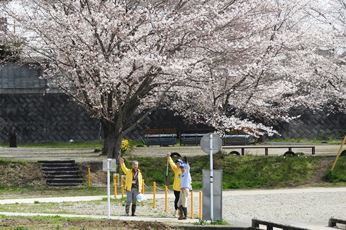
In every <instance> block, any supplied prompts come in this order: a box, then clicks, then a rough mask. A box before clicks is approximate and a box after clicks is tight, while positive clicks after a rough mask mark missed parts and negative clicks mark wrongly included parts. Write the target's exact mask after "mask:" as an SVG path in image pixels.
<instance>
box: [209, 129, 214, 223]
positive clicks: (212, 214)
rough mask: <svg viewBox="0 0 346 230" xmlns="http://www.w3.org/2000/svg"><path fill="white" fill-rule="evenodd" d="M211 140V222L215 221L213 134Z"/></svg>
mask: <svg viewBox="0 0 346 230" xmlns="http://www.w3.org/2000/svg"><path fill="white" fill-rule="evenodd" d="M209 139H210V146H209V147H210V153H209V155H210V221H213V220H214V191H213V189H214V186H213V182H214V173H213V134H212V133H211V134H210V136H209Z"/></svg>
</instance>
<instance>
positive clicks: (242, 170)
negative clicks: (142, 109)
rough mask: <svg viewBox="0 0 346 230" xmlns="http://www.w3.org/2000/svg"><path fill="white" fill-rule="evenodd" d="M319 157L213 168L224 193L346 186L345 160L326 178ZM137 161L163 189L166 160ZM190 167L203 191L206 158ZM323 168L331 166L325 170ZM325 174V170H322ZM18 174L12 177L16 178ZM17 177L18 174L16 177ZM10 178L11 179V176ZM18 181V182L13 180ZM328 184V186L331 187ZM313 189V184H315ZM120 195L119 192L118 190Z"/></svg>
mask: <svg viewBox="0 0 346 230" xmlns="http://www.w3.org/2000/svg"><path fill="white" fill-rule="evenodd" d="M322 159H324V158H321V157H311V156H308V157H305V156H300V157H287V158H285V157H282V156H268V157H264V156H245V157H238V156H225V155H215V157H214V162H215V164H214V168H215V169H223V187H224V189H235V188H243V189H244V188H277V187H294V186H300V185H306V184H311V183H310V182H311V179H312V178H314V179H315V178H316V177H318V178H320V179H319V180H318V181H319V182H322V177H324V178H325V179H326V182H328V183H324V184H322V183H320V184H318V183H319V182H318V183H317V185H323V186H330V185H334V184H335V183H339V182H346V157H341V158H340V160H339V162H338V164H337V167H336V168H335V170H334V172H333V173H329V174H328V175H327V176H326V175H325V173H322V174H321V175H320V174H319V173H320V172H321V169H320V168H319V167H320V165H321V161H322ZM136 160H139V163H140V168H141V170H142V172H143V176H144V179H145V183H146V185H148V187H147V188H146V190H149V189H150V188H151V186H152V182H153V181H156V183H157V184H158V186H159V188H161V189H162V188H163V185H164V181H165V171H166V159H165V158H150V157H142V158H136ZM126 161H127V165H128V166H130V161H131V158H130V157H128V158H127V159H126ZM189 162H190V165H191V175H192V180H193V188H194V189H200V188H201V187H202V183H201V180H202V170H203V169H208V168H209V158H208V156H198V157H191V158H189ZM7 163H8V165H9V167H14V168H16V169H17V170H15V171H17V172H21V170H20V168H21V167H23V165H24V166H26V165H28V164H31V163H29V162H27V163H23V162H8V161H0V166H4V165H5V164H7ZM324 167H325V168H327V167H330V165H326V166H324ZM324 171H327V170H326V169H324V170H323V172H324ZM15 175H17V174H13V176H15ZM17 176H19V177H20V173H19V174H18V175H17ZM11 177H12V176H11ZM13 179H15V178H13ZM169 180H170V184H172V182H173V173H172V171H171V170H170V169H169ZM15 181H18V180H15ZM330 182H331V183H330ZM314 185H316V183H314ZM119 191H120V190H119ZM103 193H104V191H103V188H93V189H91V190H87V189H86V188H85V187H84V188H73V189H66V190H61V189H60V190H59V189H51V188H47V187H44V186H41V187H39V186H38V187H37V186H33V185H30V184H23V185H22V186H21V185H18V184H17V183H14V184H13V185H9V184H6V185H5V184H3V181H0V198H5V197H8V196H7V195H6V194H17V195H18V194H24V195H25V196H34V195H44V196H55V195H65V196H73V195H98V194H103Z"/></svg>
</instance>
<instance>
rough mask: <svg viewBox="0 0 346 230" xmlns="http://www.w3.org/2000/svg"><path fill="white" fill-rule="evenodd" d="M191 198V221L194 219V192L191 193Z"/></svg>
mask: <svg viewBox="0 0 346 230" xmlns="http://www.w3.org/2000/svg"><path fill="white" fill-rule="evenodd" d="M190 194H191V195H190V197H191V210H190V211H191V219H193V218H194V215H193V191H191V192H190Z"/></svg>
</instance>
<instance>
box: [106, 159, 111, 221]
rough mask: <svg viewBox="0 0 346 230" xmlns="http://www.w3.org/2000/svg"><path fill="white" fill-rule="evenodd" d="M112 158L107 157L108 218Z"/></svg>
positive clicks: (109, 214)
mask: <svg viewBox="0 0 346 230" xmlns="http://www.w3.org/2000/svg"><path fill="white" fill-rule="evenodd" d="M111 160H112V159H107V205H108V219H110V218H111V173H110V164H111Z"/></svg>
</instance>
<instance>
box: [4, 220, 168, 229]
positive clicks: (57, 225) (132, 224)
mask: <svg viewBox="0 0 346 230" xmlns="http://www.w3.org/2000/svg"><path fill="white" fill-rule="evenodd" d="M0 229H4V230H10V229H11V230H12V229H18V230H19V229H20V230H46V229H59V230H60V229H61V230H62V229H64V230H65V229H68V230H74V229H85V230H89V229H105V230H107V229H138V230H143V229H163V230H169V229H172V228H171V227H170V226H168V225H166V224H164V223H159V222H153V223H150V222H143V221H119V220H82V219H76V220H74V219H61V218H54V217H52V218H49V219H37V218H24V217H21V218H9V217H6V218H1V217H0Z"/></svg>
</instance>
